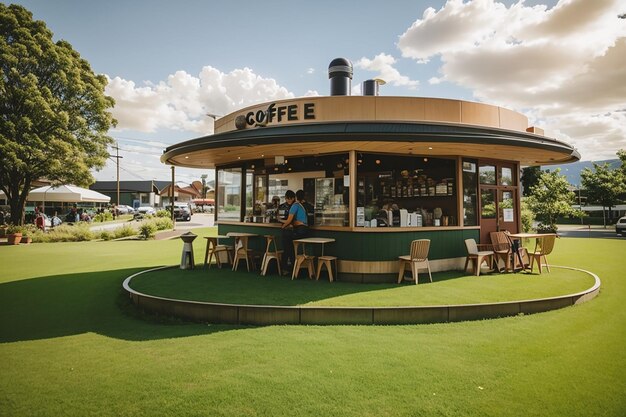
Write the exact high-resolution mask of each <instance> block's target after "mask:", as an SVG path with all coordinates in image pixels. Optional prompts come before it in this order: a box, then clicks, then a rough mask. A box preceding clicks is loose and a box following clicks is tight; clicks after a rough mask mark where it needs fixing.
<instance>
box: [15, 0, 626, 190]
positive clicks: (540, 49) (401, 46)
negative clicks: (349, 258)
mask: <svg viewBox="0 0 626 417" xmlns="http://www.w3.org/2000/svg"><path fill="white" fill-rule="evenodd" d="M13 3H17V4H21V5H23V6H24V7H26V8H27V9H28V10H30V11H31V12H32V13H33V16H34V18H35V19H37V20H43V21H44V22H46V24H47V26H48V28H49V29H50V30H51V31H52V32H53V33H54V39H55V40H59V39H64V40H66V41H68V42H69V43H70V44H72V46H73V47H74V49H75V50H77V51H78V52H79V53H80V54H81V56H82V57H83V58H85V59H86V60H87V61H89V63H90V64H91V67H92V69H93V70H94V72H96V73H99V74H105V75H106V76H107V77H108V79H109V84H108V86H107V88H106V93H107V94H108V95H110V96H112V97H113V98H114V99H115V100H116V106H115V107H114V108H113V109H112V113H113V116H114V117H115V118H116V119H117V120H118V124H117V126H116V127H115V128H114V129H111V131H110V132H109V134H110V136H112V137H113V138H114V139H116V140H117V143H118V146H119V148H120V150H119V152H120V156H122V159H120V178H121V179H122V180H141V179H143V180H150V179H157V180H169V179H170V178H171V174H170V168H169V166H166V165H164V164H162V163H161V162H160V161H159V157H160V155H161V154H162V152H163V150H164V149H165V147H167V146H169V145H171V144H174V143H178V142H181V141H184V140H189V139H194V138H198V137H202V136H205V135H209V134H212V133H213V118H212V117H210V116H207V114H213V115H217V116H220V115H225V114H228V113H231V112H233V111H236V110H238V109H240V108H242V107H246V106H249V105H252V104H255V103H260V102H266V101H273V100H279V99H284V98H292V97H301V96H310V95H328V94H329V82H328V64H329V63H330V61H332V60H333V59H334V58H337V57H345V58H348V59H350V60H351V61H352V63H353V64H354V78H353V80H352V88H353V94H360V83H361V82H362V81H364V80H367V79H371V78H382V79H383V80H385V81H386V82H387V84H386V85H384V86H382V87H381V90H380V95H384V96H419V97H443V98H452V99H460V100H470V101H478V102H485V103H488V104H493V105H498V106H502V107H506V108H509V109H512V110H515V111H519V112H521V113H524V114H525V115H527V116H528V117H529V121H530V125H534V126H540V127H542V128H544V129H545V131H546V134H547V135H548V136H551V137H554V138H556V139H559V140H562V141H565V142H567V143H570V144H572V145H574V146H575V147H576V148H577V150H578V151H579V152H580V154H581V157H582V158H581V159H582V160H603V159H613V158H615V157H616V152H617V150H618V149H626V58H625V57H626V19H624V18H619V16H620V15H624V14H626V1H624V0H593V1H592V0H561V1H556V0H550V1H548V0H534V1H531V0H528V1H511V0H502V1H495V0H469V1H468V0H466V1H462V0H450V1H447V2H446V1H436V0H413V1H408V0H389V1H386V2H380V1H370V0H341V1H337V0H317V1H300V0H288V1H285V0H268V1H265V2H259V1H248V0H238V1H231V0H215V1H202V0H179V1H165V0H133V1H127V0H108V1H91V0H55V1H50V0H14V1H13ZM111 153H112V154H113V153H115V151H114V150H113V149H111ZM115 168H116V166H115V159H110V160H109V161H108V162H107V166H106V167H105V168H104V169H103V170H101V171H99V172H94V177H95V178H96V179H97V180H115V179H116V169H115ZM202 174H208V175H209V178H212V177H213V172H212V170H208V169H207V170H198V169H184V168H177V169H176V179H177V180H178V181H182V182H191V181H193V180H198V179H199V178H200V176H201V175H202Z"/></svg>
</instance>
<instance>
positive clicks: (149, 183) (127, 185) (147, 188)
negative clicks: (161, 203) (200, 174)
mask: <svg viewBox="0 0 626 417" xmlns="http://www.w3.org/2000/svg"><path fill="white" fill-rule="evenodd" d="M169 184H170V182H169V181H158V180H143V181H120V192H139V193H152V192H154V193H157V194H160V193H161V190H162V189H164V188H165V187H167V186H168V185H169ZM89 188H90V189H92V190H95V191H98V192H117V181H97V182H96V183H94V184H92V185H91V186H90V187H89Z"/></svg>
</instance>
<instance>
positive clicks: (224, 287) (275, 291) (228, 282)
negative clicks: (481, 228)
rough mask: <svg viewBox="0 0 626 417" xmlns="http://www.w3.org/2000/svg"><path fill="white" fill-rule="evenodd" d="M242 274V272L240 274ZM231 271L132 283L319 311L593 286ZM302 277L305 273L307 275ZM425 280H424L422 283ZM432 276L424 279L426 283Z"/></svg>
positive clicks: (514, 279)
mask: <svg viewBox="0 0 626 417" xmlns="http://www.w3.org/2000/svg"><path fill="white" fill-rule="evenodd" d="M240 271H241V272H240ZM240 271H235V272H233V271H231V270H230V269H228V268H224V269H221V270H220V269H217V268H215V267H212V268H211V269H205V268H200V269H195V270H193V271H188V270H187V271H183V270H180V269H177V268H175V269H164V270H158V271H151V272H148V273H145V274H142V275H139V276H138V277H135V278H134V279H133V280H132V282H131V287H132V288H133V289H135V290H137V291H140V292H142V293H144V294H150V295H157V296H160V297H166V298H178V299H184V300H193V301H208V302H215V303H232V304H257V305H291V306H293V305H316V306H350V307H362V306H377V307H378V306H384V307H387V306H412V305H450V304H472V303H488V302H503V301H514V300H526V299H532V298H544V297H553V296H558V295H567V294H574V293H577V292H580V291H583V290H586V289H588V288H590V287H591V286H593V284H594V279H593V277H592V276H590V275H589V274H587V273H584V272H580V271H572V270H567V269H559V268H552V273H550V274H547V273H544V274H542V275H539V274H538V273H537V269H536V268H535V273H533V274H530V273H519V274H490V275H488V274H483V275H481V276H480V277H475V276H473V275H466V274H463V273H461V272H460V271H450V272H440V273H435V274H433V283H432V284H430V283H428V284H427V285H422V284H420V285H417V286H416V285H415V284H414V283H413V282H407V283H405V284H404V285H398V284H356V283H347V282H334V283H330V282H328V279H326V280H324V279H321V280H319V281H316V280H309V279H307V278H299V279H297V280H293V281H292V280H291V277H284V276H282V277H281V276H278V275H267V276H265V277H262V276H260V275H259V273H258V272H251V273H249V272H247V270H246V268H245V266H244V265H243V264H242V267H241V268H240ZM303 275H304V274H303ZM422 280H423V281H422ZM427 280H428V274H426V273H424V274H422V276H421V278H420V282H422V283H425V282H426V281H427Z"/></svg>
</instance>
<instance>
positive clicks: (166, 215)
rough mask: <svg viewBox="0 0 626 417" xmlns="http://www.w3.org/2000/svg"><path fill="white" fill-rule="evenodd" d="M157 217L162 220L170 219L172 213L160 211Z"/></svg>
mask: <svg viewBox="0 0 626 417" xmlns="http://www.w3.org/2000/svg"><path fill="white" fill-rule="evenodd" d="M156 216H157V217H159V218H161V217H170V211H169V210H159V211H157V212H156Z"/></svg>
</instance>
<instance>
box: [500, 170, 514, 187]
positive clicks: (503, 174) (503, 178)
mask: <svg viewBox="0 0 626 417" xmlns="http://www.w3.org/2000/svg"><path fill="white" fill-rule="evenodd" d="M500 185H513V170H512V169H511V168H507V167H501V168H500Z"/></svg>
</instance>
